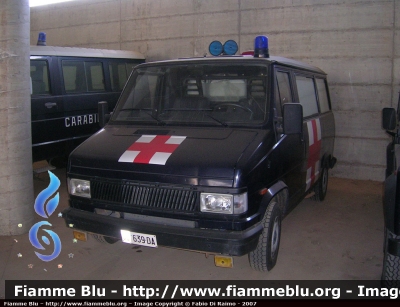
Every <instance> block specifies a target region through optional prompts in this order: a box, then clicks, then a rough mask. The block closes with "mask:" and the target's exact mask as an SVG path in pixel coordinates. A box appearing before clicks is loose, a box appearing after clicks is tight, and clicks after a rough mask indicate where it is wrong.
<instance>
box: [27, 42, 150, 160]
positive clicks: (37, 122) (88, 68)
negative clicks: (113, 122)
mask: <svg viewBox="0 0 400 307" xmlns="http://www.w3.org/2000/svg"><path fill="white" fill-rule="evenodd" d="M30 54H31V56H30V76H31V93H32V95H31V117H32V158H33V162H36V161H40V160H47V161H49V162H50V163H51V162H52V161H53V159H54V158H61V160H62V159H63V158H64V160H65V161H66V159H67V157H68V155H69V153H70V152H71V151H72V150H73V149H74V148H75V147H76V146H77V145H79V144H80V143H82V142H83V141H84V140H85V139H87V138H88V137H89V136H91V135H92V134H94V133H95V132H97V131H98V130H99V124H98V115H97V104H98V102H99V101H107V102H108V104H109V108H110V109H109V111H112V110H113V108H114V107H115V104H116V102H117V100H118V98H119V95H120V94H121V91H122V89H123V87H124V85H125V83H126V80H127V79H128V77H129V74H130V73H131V71H132V69H133V67H135V66H136V65H138V64H140V63H143V62H144V56H143V55H142V54H140V53H139V52H134V51H123V50H106V49H89V48H72V47H53V46H31V51H30Z"/></svg>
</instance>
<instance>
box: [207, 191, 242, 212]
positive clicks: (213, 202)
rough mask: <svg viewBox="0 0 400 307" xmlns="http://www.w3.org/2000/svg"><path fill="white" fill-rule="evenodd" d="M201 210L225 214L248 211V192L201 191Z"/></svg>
mask: <svg viewBox="0 0 400 307" xmlns="http://www.w3.org/2000/svg"><path fill="white" fill-rule="evenodd" d="M200 211H201V212H211V213H224V214H240V213H243V212H246V211H247V193H243V194H235V195H233V194H218V193H201V194H200Z"/></svg>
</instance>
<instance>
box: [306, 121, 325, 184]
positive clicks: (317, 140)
mask: <svg viewBox="0 0 400 307" xmlns="http://www.w3.org/2000/svg"><path fill="white" fill-rule="evenodd" d="M307 130H308V146H309V147H308V160H307V175H306V191H307V190H308V189H309V188H310V187H311V186H312V185H313V184H314V182H315V181H316V180H317V179H318V176H319V169H320V155H321V123H320V121H319V119H313V120H311V121H309V122H307Z"/></svg>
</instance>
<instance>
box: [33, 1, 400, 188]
mask: <svg viewBox="0 0 400 307" xmlns="http://www.w3.org/2000/svg"><path fill="white" fill-rule="evenodd" d="M399 20H400V1H396V0H387V1H385V0H375V1H374V0H268V1H265V0H168V1H167V0H135V1H133V0H80V1H77V2H69V3H65V4H57V5H52V6H45V7H36V8H32V9H31V43H32V44H36V40H37V34H38V32H39V31H45V32H47V35H48V44H49V45H60V46H83V47H98V48H110V49H128V50H137V51H140V52H142V53H144V54H145V56H146V58H147V59H148V60H149V61H153V60H160V59H170V58H176V57H188V56H201V55H203V54H204V53H206V52H208V45H209V43H210V42H211V41H213V40H220V41H221V42H222V43H223V42H225V41H226V40H228V39H234V40H236V41H237V42H238V44H239V50H240V51H244V50H248V49H252V44H253V39H254V37H255V36H256V35H260V34H265V35H268V36H269V40H270V53H271V54H272V55H281V56H285V57H291V58H295V59H299V60H304V61H306V62H309V63H311V64H314V65H317V66H319V67H321V68H322V69H323V70H325V71H326V72H327V73H328V76H329V81H330V91H331V98H332V106H333V110H334V113H335V118H336V124H337V139H336V148H335V155H336V157H337V158H338V164H337V166H336V167H335V168H334V169H333V170H332V172H331V174H332V175H333V176H337V177H346V178H354V179H369V180H378V181H382V180H383V178H384V165H385V147H386V144H387V142H388V140H389V138H388V136H387V135H386V134H385V132H384V131H383V130H382V129H381V109H382V107H385V106H391V105H397V99H398V92H399V91H400V22H399Z"/></svg>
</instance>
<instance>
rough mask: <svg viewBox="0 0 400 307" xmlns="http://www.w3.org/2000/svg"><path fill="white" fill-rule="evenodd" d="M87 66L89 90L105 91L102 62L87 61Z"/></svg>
mask: <svg viewBox="0 0 400 307" xmlns="http://www.w3.org/2000/svg"><path fill="white" fill-rule="evenodd" d="M85 68H86V78H87V84H88V90H89V92H102V91H104V90H105V84H104V73H103V65H102V64H101V62H85Z"/></svg>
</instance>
